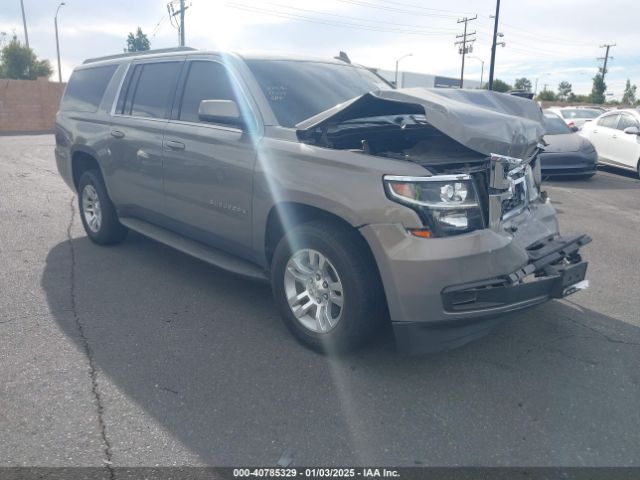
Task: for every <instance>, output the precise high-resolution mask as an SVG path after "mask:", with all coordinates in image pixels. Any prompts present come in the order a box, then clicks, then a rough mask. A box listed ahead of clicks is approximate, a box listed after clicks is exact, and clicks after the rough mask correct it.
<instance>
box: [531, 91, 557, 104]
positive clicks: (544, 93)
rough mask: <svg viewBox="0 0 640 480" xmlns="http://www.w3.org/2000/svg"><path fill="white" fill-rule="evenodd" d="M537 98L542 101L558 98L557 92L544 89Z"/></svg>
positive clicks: (551, 100) (552, 100)
mask: <svg viewBox="0 0 640 480" xmlns="http://www.w3.org/2000/svg"><path fill="white" fill-rule="evenodd" d="M536 100H538V101H540V102H555V101H556V100H557V98H556V94H555V93H553V92H552V91H551V90H542V91H541V92H540V93H539V94H538V96H537V97H536Z"/></svg>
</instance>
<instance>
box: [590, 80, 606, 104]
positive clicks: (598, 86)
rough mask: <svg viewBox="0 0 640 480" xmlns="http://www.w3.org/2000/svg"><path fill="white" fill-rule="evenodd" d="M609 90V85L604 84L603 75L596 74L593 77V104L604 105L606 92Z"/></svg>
mask: <svg viewBox="0 0 640 480" xmlns="http://www.w3.org/2000/svg"><path fill="white" fill-rule="evenodd" d="M606 90H607V84H606V83H604V79H603V78H602V75H601V74H599V73H598V74H596V76H595V77H593V88H592V89H591V98H590V100H591V102H592V103H598V104H601V103H604V92H605V91H606Z"/></svg>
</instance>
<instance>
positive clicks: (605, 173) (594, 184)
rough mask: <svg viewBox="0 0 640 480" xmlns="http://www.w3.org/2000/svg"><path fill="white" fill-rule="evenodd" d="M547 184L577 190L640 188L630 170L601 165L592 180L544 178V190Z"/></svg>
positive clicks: (638, 182)
mask: <svg viewBox="0 0 640 480" xmlns="http://www.w3.org/2000/svg"><path fill="white" fill-rule="evenodd" d="M622 178H628V179H629V180H632V181H631V182H627V181H620V180H621V179H622ZM633 180H635V181H633ZM546 184H548V185H549V186H565V187H569V188H573V189H576V190H632V189H637V188H639V187H640V179H638V176H637V174H635V173H634V172H632V171H630V170H624V169H622V168H615V167H609V166H607V165H599V166H598V171H597V173H596V174H595V175H594V176H593V177H591V178H580V177H547V178H543V182H542V188H543V189H544V186H545V185H546Z"/></svg>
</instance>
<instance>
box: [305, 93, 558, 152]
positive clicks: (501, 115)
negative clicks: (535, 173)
mask: <svg viewBox="0 0 640 480" xmlns="http://www.w3.org/2000/svg"><path fill="white" fill-rule="evenodd" d="M400 114H424V115H425V116H426V118H427V121H428V122H429V123H430V124H431V125H433V126H434V127H435V128H437V129H438V130H440V131H441V132H442V133H444V134H445V135H447V136H449V137H451V138H453V139H454V140H456V141H457V142H459V143H461V144H462V145H464V146H466V147H468V148H470V149H472V150H475V151H477V152H479V153H482V154H484V155H490V154H492V153H495V154H499V155H507V156H510V157H516V158H527V157H529V156H530V155H531V154H532V153H533V152H534V150H535V149H536V147H537V146H538V144H539V143H540V142H541V141H542V136H543V135H544V133H545V130H544V126H543V115H542V111H541V110H540V107H538V105H537V104H536V103H535V102H532V101H531V100H528V99H524V98H519V97H516V96H513V95H508V94H504V93H497V92H490V91H487V90H458V89H431V88H404V89H398V90H379V91H374V92H369V93H366V94H364V95H362V96H360V97H356V98H354V99H351V100H349V101H347V102H344V103H341V104H340V105H336V106H335V107H333V108H330V109H329V110H326V111H324V112H321V113H319V114H317V115H315V116H313V117H311V118H309V119H307V120H304V121H302V122H300V123H298V124H297V125H296V129H297V132H298V138H301V139H304V138H306V137H307V135H308V133H309V132H310V131H312V130H315V129H316V128H317V127H320V126H322V125H327V124H336V123H340V122H344V121H346V120H352V119H356V118H365V117H374V116H383V115H400Z"/></svg>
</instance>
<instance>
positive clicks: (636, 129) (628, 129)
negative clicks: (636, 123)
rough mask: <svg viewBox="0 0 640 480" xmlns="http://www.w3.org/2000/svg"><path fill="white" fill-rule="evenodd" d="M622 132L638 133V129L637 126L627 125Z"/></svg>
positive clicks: (639, 132)
mask: <svg viewBox="0 0 640 480" xmlns="http://www.w3.org/2000/svg"><path fill="white" fill-rule="evenodd" d="M623 132H624V133H628V134H629V135H640V129H639V128H638V127H627V128H625V129H624V130H623Z"/></svg>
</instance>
